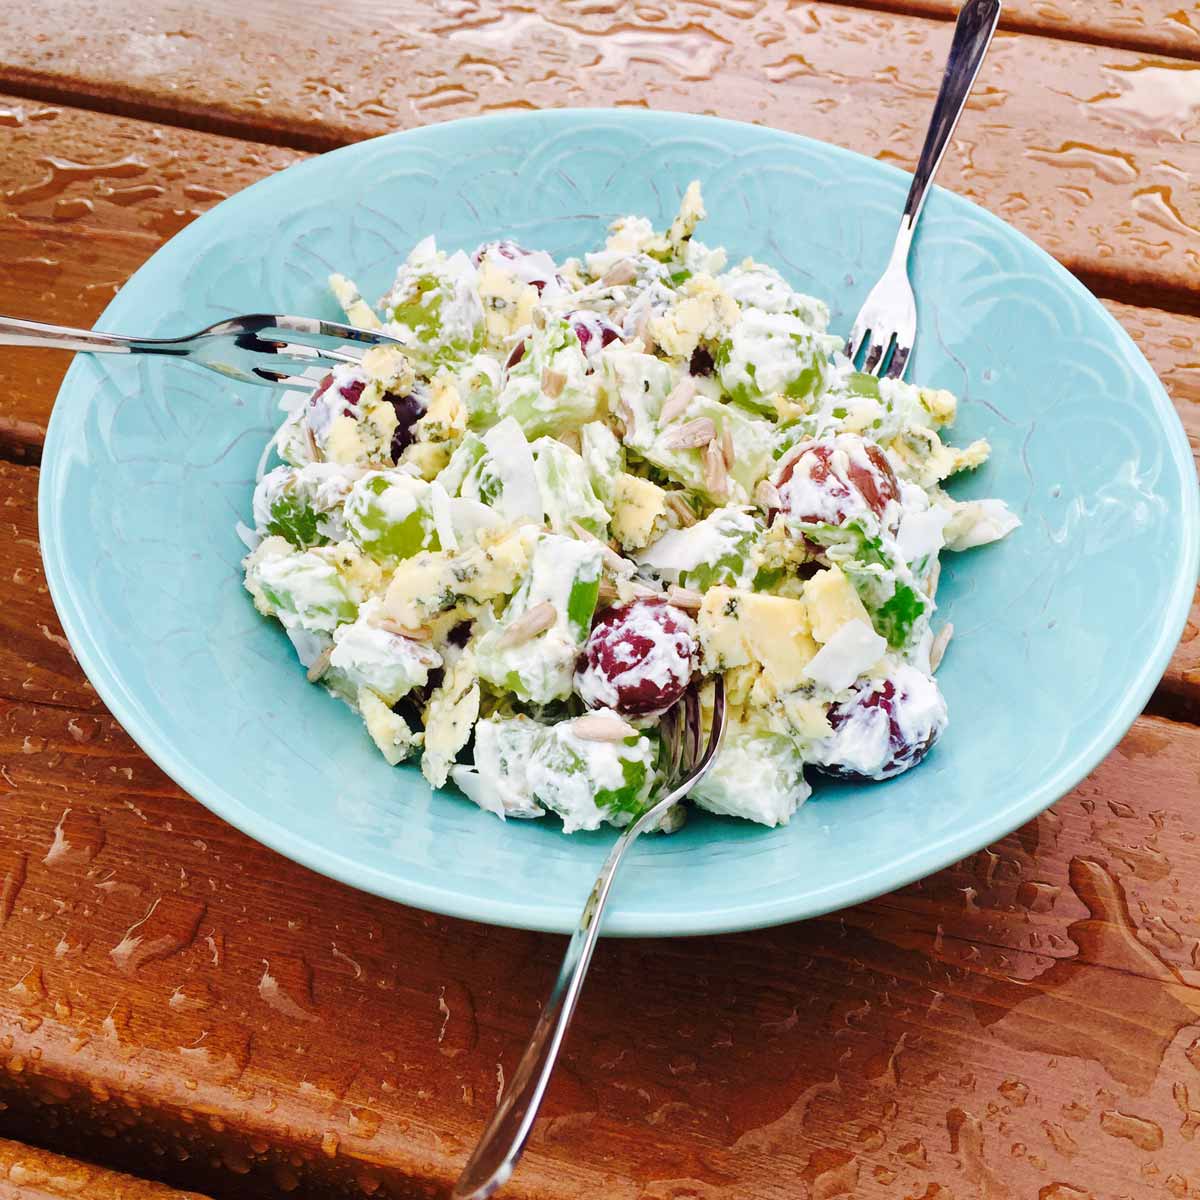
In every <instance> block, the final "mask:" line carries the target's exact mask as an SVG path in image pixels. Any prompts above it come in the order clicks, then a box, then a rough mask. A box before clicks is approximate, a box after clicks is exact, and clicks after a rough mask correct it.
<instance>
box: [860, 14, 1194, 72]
mask: <svg viewBox="0 0 1200 1200" xmlns="http://www.w3.org/2000/svg"><path fill="white" fill-rule="evenodd" d="M842 2H843V3H852V4H854V5H856V6H858V5H860V4H861V7H863V8H878V9H886V10H888V11H892V12H903V13H912V14H915V15H920V16H927V17H939V18H941V19H942V20H952V19H953V18H954V17H955V16H956V15H957V11H958V8H959V7H960V6H959V5H958V4H956V3H954V0H870V2H868V0H842ZM1000 28H1001V29H1007V30H1013V31H1017V32H1022V33H1037V34H1042V35H1045V36H1048V37H1056V38H1067V39H1069V40H1071V41H1078V42H1091V43H1093V44H1095V45H1098V46H1120V47H1124V48H1125V49H1130V50H1144V51H1149V52H1150V53H1153V54H1174V55H1178V56H1180V57H1183V58H1197V57H1200V10H1198V9H1197V7H1196V5H1195V4H1194V3H1193V4H1191V5H1183V6H1181V5H1179V4H1178V3H1176V0H1154V2H1152V3H1145V4H1143V3H1138V2H1137V0H1133V2H1126V0H1099V2H1098V3H1094V2H1092V0H1055V2H1054V3H1047V2H1046V0H1004V7H1003V9H1002V10H1001V13H1000Z"/></svg>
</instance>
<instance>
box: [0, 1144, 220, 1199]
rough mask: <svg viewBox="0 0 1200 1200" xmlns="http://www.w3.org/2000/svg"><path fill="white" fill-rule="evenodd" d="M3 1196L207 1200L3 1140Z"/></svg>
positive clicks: (0, 1180) (0, 1169) (0, 1190)
mask: <svg viewBox="0 0 1200 1200" xmlns="http://www.w3.org/2000/svg"><path fill="white" fill-rule="evenodd" d="M0 1196H4V1197H12V1198H13V1200H17V1198H20V1200H66V1198H68V1197H77V1196H86V1197H87V1200H205V1198H204V1197H203V1196H201V1195H200V1194H199V1193H198V1192H179V1191H176V1190H175V1189H174V1188H169V1187H163V1186H162V1185H161V1184H157V1183H149V1182H147V1181H146V1180H144V1179H137V1178H134V1177H133V1176H132V1175H119V1174H117V1173H116V1172H115V1171H108V1170H105V1169H104V1168H103V1167H97V1166H93V1165H92V1164H91V1163H83V1162H79V1161H78V1160H76V1159H72V1158H64V1157H63V1156H62V1155H61V1154H51V1153H50V1152H49V1151H47V1150H39V1149H37V1148H36V1147H33V1146H26V1145H23V1144H22V1143H20V1142H13V1141H9V1140H8V1139H6V1138H0Z"/></svg>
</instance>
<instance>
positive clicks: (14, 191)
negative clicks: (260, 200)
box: [0, 39, 303, 458]
mask: <svg viewBox="0 0 1200 1200" xmlns="http://www.w3.org/2000/svg"><path fill="white" fill-rule="evenodd" d="M0 40H2V39H0ZM5 112H9V113H19V114H20V121H19V124H16V125H13V126H9V127H4V124H3V113H5ZM0 138H2V139H3V147H4V151H3V154H0V292H2V294H3V296H4V301H3V304H2V306H0V307H2V309H3V311H4V312H5V313H7V314H8V315H11V316H15V317H23V318H25V319H28V320H43V321H51V322H53V323H55V324H60V325H74V326H86V327H89V328H90V327H91V326H92V325H93V324H94V323H95V321H96V318H97V317H98V316H99V315H100V313H101V312H102V311H103V309H104V306H105V305H106V304H107V303H108V302H109V301H110V300H111V299H112V297H113V296H114V295H115V294H116V291H117V289H118V288H119V287H120V286H121V285H122V284H123V283H124V282H125V281H126V280H127V279H128V278H129V276H130V275H132V274H133V272H134V271H135V270H137V268H138V267H139V266H141V264H142V263H143V262H144V261H145V260H146V259H147V258H149V256H150V255H151V254H153V253H154V251H155V250H157V249H158V247H159V246H161V245H162V244H163V242H165V241H166V240H167V238H168V237H170V236H171V234H173V233H175V232H176V231H177V230H179V229H182V228H183V226H184V225H186V224H187V223H188V222H189V221H191V220H193V219H194V218H195V217H197V216H198V215H199V214H200V213H201V212H203V211H205V210H206V209H208V208H211V207H212V206H213V205H214V204H216V203H217V202H218V201H220V200H222V199H224V198H225V197H226V196H228V195H231V194H232V193H233V192H235V191H238V190H239V189H241V188H243V187H245V186H246V185H247V184H250V183H253V182H254V181H255V180H256V179H260V178H262V176H264V175H267V174H270V173H271V172H272V171H277V170H280V169H281V168H283V167H285V166H287V165H288V164H289V163H291V162H294V161H296V160H297V159H298V158H301V157H303V155H300V154H298V153H297V152H295V151H290V150H284V149H280V148H279V147H275V146H263V145H251V144H249V143H246V142H241V141H237V140H236V139H233V138H222V137H216V136H214V135H211V134H202V133H193V132H192V131H190V130H186V129H171V128H162V127H160V126H156V125H152V124H149V123H147V122H144V121H130V120H125V119H123V118H120V117H111V116H108V115H106V114H98V113H92V112H86V111H83V110H81V109H74V108H62V107H57V106H45V105H38V104H32V105H31V104H27V103H21V102H19V101H16V100H14V99H12V98H10V97H6V96H0ZM181 332H186V331H181ZM69 361H70V360H69V358H68V357H67V356H65V355H63V354H61V353H59V352H56V351H49V350H12V349H6V350H5V351H4V352H3V354H0V453H4V452H5V451H7V453H5V457H8V458H13V457H16V456H17V452H18V451H20V450H24V452H25V453H24V454H23V456H24V457H35V455H34V454H33V453H32V451H33V449H34V448H36V445H37V443H38V441H39V440H40V437H41V431H43V430H44V429H45V424H46V421H47V420H48V419H49V415H50V408H51V406H52V404H53V402H54V397H55V395H56V394H57V392H58V386H59V383H60V382H61V381H62V376H63V373H64V372H65V371H66V368H67V365H68V363H69Z"/></svg>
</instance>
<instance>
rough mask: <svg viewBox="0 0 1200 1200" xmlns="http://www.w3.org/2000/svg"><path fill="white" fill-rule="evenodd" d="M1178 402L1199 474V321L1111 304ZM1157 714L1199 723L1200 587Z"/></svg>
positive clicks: (1158, 700)
mask: <svg viewBox="0 0 1200 1200" xmlns="http://www.w3.org/2000/svg"><path fill="white" fill-rule="evenodd" d="M1108 309H1109V311H1110V312H1111V313H1112V314H1113V316H1115V317H1116V318H1117V320H1118V321H1120V322H1121V324H1122V325H1124V326H1125V328H1126V330H1128V332H1129V334H1130V336H1131V337H1132V338H1133V340H1134V341H1135V342H1137V344H1138V346H1139V347H1140V348H1141V350H1142V353H1143V354H1145V356H1146V357H1147V359H1149V361H1150V365H1151V366H1152V367H1153V368H1154V369H1155V371H1156V372H1157V373H1158V377H1159V378H1160V379H1161V380H1162V381H1163V385H1164V386H1165V387H1166V389H1167V391H1168V392H1169V393H1170V396H1171V399H1172V400H1173V401H1174V402H1175V409H1176V411H1177V412H1178V413H1179V418H1180V420H1181V421H1182V422H1183V427H1184V430H1185V431H1186V432H1187V436H1188V441H1189V442H1190V443H1191V446H1192V453H1193V454H1194V455H1195V457H1196V462H1197V465H1198V469H1200V320H1197V319H1196V318H1194V317H1181V316H1178V315H1177V314H1174V313H1164V312H1159V311H1157V310H1156V309H1150V308H1132V307H1130V306H1129V305H1126V304H1117V303H1113V302H1109V303H1108ZM1152 707H1153V708H1154V711H1156V712H1160V713H1162V714H1164V715H1166V716H1172V717H1175V718H1176V719H1177V720H1186V721H1197V722H1200V585H1197V588H1196V597H1195V600H1194V602H1193V604H1192V612H1191V615H1190V617H1189V618H1188V623H1187V626H1186V627H1185V629H1184V631H1183V638H1182V640H1181V641H1180V643H1179V645H1178V646H1177V647H1176V648H1175V653H1174V655H1173V656H1172V658H1171V663H1170V666H1169V667H1168V668H1167V672H1166V674H1165V675H1164V676H1163V678H1162V680H1161V682H1160V683H1159V685H1158V690H1157V691H1156V692H1155V695H1154V700H1153V702H1152Z"/></svg>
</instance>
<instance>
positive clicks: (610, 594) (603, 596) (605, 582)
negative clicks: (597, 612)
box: [596, 579, 620, 604]
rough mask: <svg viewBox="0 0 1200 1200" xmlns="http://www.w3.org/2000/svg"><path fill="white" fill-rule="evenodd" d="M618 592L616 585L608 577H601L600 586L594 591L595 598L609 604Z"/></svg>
mask: <svg viewBox="0 0 1200 1200" xmlns="http://www.w3.org/2000/svg"><path fill="white" fill-rule="evenodd" d="M619 594H620V593H619V592H618V591H617V585H616V584H615V583H613V582H612V580H610V579H601V580H600V588H599V590H598V591H597V593H596V599H597V600H598V601H599V602H600V603H601V604H611V603H612V602H613V601H614V600H615V599H616V598H617V596H618V595H619Z"/></svg>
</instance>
